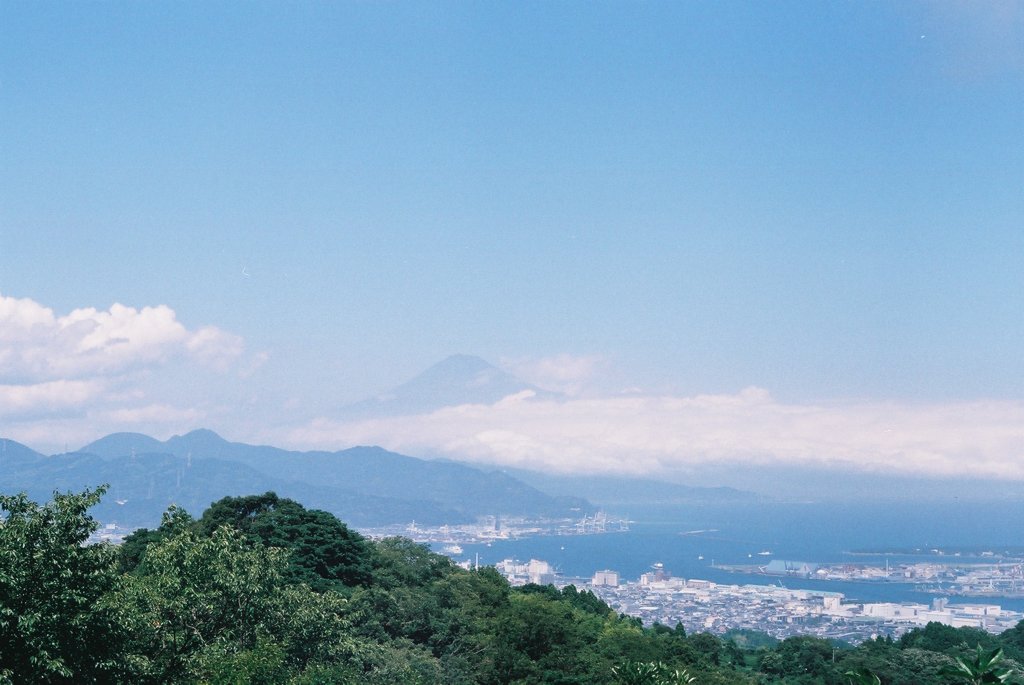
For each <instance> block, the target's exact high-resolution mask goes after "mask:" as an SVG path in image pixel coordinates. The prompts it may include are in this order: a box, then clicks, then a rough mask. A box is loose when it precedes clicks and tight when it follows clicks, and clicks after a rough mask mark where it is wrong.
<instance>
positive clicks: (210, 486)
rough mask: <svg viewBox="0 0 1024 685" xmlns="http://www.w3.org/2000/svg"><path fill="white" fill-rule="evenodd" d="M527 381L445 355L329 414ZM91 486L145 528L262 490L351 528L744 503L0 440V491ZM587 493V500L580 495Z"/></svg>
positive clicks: (208, 447) (327, 461)
mask: <svg viewBox="0 0 1024 685" xmlns="http://www.w3.org/2000/svg"><path fill="white" fill-rule="evenodd" d="M525 391H529V392H532V393H534V395H535V396H537V397H540V398H545V399H558V398H561V395H558V394H557V393H552V392H549V391H546V390H543V389H541V388H537V387H535V386H533V385H530V384H529V383H526V382H524V381H522V380H520V379H518V378H516V377H515V376H512V375H511V374H508V373H506V372H504V371H502V370H501V369H498V368H497V367H495V366H493V365H491V364H489V363H487V362H486V361H484V360H483V359H480V358H479V357H473V356H469V355H456V356H452V357H449V358H447V359H445V360H443V361H441V362H440V363H438V364H435V365H434V366H432V367H431V368H429V369H427V370H426V371H425V372H423V373H422V374H420V375H419V376H416V377H415V378H413V379H412V380H410V381H408V382H406V383H403V384H402V385H399V386H398V387H396V388H394V389H393V390H391V391H389V392H388V393H385V394H384V395H382V396H380V397H376V398H372V399H368V400H364V401H363V402H359V403H357V404H354V405H350V406H348V407H346V408H343V410H342V411H341V418H366V417H383V416H399V415H408V414H418V413H425V412H431V411H436V410H438V409H441V408H443V407H448V406H456V405H461V404H493V403H494V402H497V401H499V400H501V399H502V398H504V397H508V396H509V395H513V394H517V393H521V392H525ZM101 483H109V484H110V492H109V493H108V494H107V496H106V497H105V498H104V500H103V502H102V503H101V504H100V505H99V506H98V507H97V508H96V510H95V511H94V514H95V516H96V517H97V518H98V519H100V520H102V521H107V522H113V521H116V522H118V523H121V524H125V525H143V526H153V525H155V524H156V523H158V522H159V520H160V515H161V514H162V513H163V511H165V510H166V508H167V507H168V506H169V505H171V504H176V505H178V506H181V507H184V508H185V509H186V510H188V511H189V512H191V513H193V514H196V515H198V514H200V513H201V512H202V511H203V510H204V509H205V508H206V507H207V506H209V504H210V503H211V502H213V501H215V500H217V499H220V498H222V497H225V496H227V495H248V494H258V493H262V492H266V491H268V490H273V491H274V492H276V493H277V494H278V495H281V496H283V497H290V498H293V499H296V500H298V501H300V502H302V504H304V505H305V506H308V507H313V508H318V509H324V510H326V511H330V512H332V513H334V514H336V515H337V516H339V517H340V518H341V519H342V520H344V521H346V522H348V523H351V524H353V525H356V526H375V525H384V524H391V523H404V522H410V521H413V520H415V521H417V522H419V523H425V524H443V523H451V524H456V523H463V522H468V521H473V520H475V519H477V518H478V517H480V516H485V515H491V514H502V515H526V516H548V517H563V516H572V517H575V516H582V515H583V514H584V513H592V512H593V511H595V510H596V507H595V505H593V504H591V501H593V502H598V503H600V505H601V506H609V507H620V506H629V505H630V504H632V503H644V504H682V503H700V502H711V501H716V502H722V501H738V500H755V499H756V498H757V496H756V495H753V494H751V493H747V492H743V491H739V490H733V489H730V488H695V487H688V486H684V485H674V484H671V483H666V482H663V481H655V480H644V479H629V478H620V477H602V476H587V475H585V474H577V475H573V476H571V477H570V476H553V475H548V474H542V473H537V472H531V471H516V470H509V469H500V468H498V467H495V466H485V467H479V466H475V465H468V464H463V463H459V462H453V461H446V460H443V459H438V460H424V459H417V458H414V457H410V456H405V455H402V454H397V453H395V452H389V451H387V450H385V449H382V448H380V447H353V448H350V449H345V450H340V451H337V452H326V451H313V452H295V451H289V450H285V449H280V448H277V447H271V446H266V445H262V446H257V445H248V444H244V443H237V442H229V441H227V440H225V439H223V438H222V437H220V436H219V435H217V434H216V433H214V432H212V431H209V430H195V431H192V432H190V433H188V434H186V435H176V436H174V437H172V438H170V439H169V440H166V441H161V440H157V439H155V438H152V437H150V436H148V435H143V434H140V433H114V434H112V435H108V436H106V437H104V438H101V439H99V440H97V441H95V442H93V443H90V444H88V445H86V446H84V447H82V448H81V449H79V450H78V451H77V452H72V453H67V454H57V455H52V456H46V455H43V454H41V453H39V452H36V451H34V450H32V449H31V448H29V447H26V446H25V445H22V444H19V443H17V442H15V441H13V440H3V439H2V438H0V492H4V493H11V492H17V491H21V490H25V491H27V492H28V493H29V494H30V496H32V498H33V499H36V500H37V501H45V500H47V499H49V498H50V496H51V495H52V493H53V491H54V490H60V491H67V490H81V489H82V488H85V487H95V486H97V485H99V484H101ZM588 500H589V501H588Z"/></svg>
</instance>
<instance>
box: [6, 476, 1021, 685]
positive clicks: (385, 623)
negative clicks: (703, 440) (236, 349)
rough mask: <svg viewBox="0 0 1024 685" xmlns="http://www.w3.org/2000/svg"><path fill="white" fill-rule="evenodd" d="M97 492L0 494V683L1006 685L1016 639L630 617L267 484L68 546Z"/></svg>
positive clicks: (954, 631)
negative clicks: (706, 628) (839, 637)
mask: <svg viewBox="0 0 1024 685" xmlns="http://www.w3.org/2000/svg"><path fill="white" fill-rule="evenodd" d="M102 492H103V491H102V489H100V490H97V491H88V490H87V491H85V492H84V493H82V494H77V495H76V494H65V495H59V494H58V495H55V496H54V498H53V500H52V501H51V502H49V503H48V504H45V505H42V506H40V505H37V504H35V503H34V502H31V501H30V500H29V499H28V498H27V497H26V496H24V495H16V496H8V497H2V498H0V510H2V512H3V514H4V515H3V519H2V525H0V683H14V682H16V683H231V684H243V683H293V684H295V685H299V684H307V683H308V684H312V683H317V684H319V683H339V684H345V685H354V684H357V683H358V684H359V685H363V684H364V683H366V684H369V685H386V684H387V685H392V684H393V685H406V684H413V685H416V684H418V685H441V684H442V683H443V684H444V685H474V684H479V685H505V684H508V685H513V684H515V685H526V684H534V683H537V684H550V685H556V684H557V685H584V684H586V685H616V684H624V683H644V684H645V685H669V684H671V685H680V684H682V683H701V685H741V684H747V685H754V684H755V683H757V684H758V685H800V684H807V685H810V684H812V683H813V684H815V685H818V684H824V685H831V684H835V685H848V684H850V683H868V684H872V683H873V684H875V685H881V684H883V683H884V685H940V684H941V685H949V684H951V683H1002V682H1011V679H1012V678H1013V677H1014V674H1015V673H1017V672H1018V671H1019V666H1018V665H1017V663H1016V662H1015V661H1014V659H1013V657H1014V656H1015V655H1018V654H1019V653H1020V652H1021V650H1022V649H1024V638H1022V636H1024V622H1022V624H1021V625H1019V626H1017V628H1015V629H1013V630H1010V631H1007V632H1006V633H1004V634H1003V635H1000V636H992V635H988V634H987V633H984V632H982V631H978V630H973V629H966V628H950V627H948V626H941V625H939V624H929V625H928V626H925V627H923V628H919V629H916V630H913V631H910V632H909V633H907V634H906V635H905V636H903V638H901V639H900V640H898V641H893V640H892V639H891V638H879V639H877V640H870V641H867V642H865V643H863V644H861V645H859V646H857V647H851V646H849V645H836V644H833V643H831V642H828V641H826V640H821V639H818V638H814V637H809V636H801V637H791V638H788V639H786V640H783V641H781V642H778V641H776V640H774V639H772V638H769V637H768V636H765V635H763V634H760V633H756V632H752V631H736V632H734V633H731V634H728V635H727V636H726V637H725V639H723V638H719V637H716V636H714V635H709V634H706V633H697V634H693V635H687V634H686V631H685V630H683V629H682V626H676V627H674V628H673V627H669V626H664V625H657V624H656V625H654V626H651V627H644V626H643V625H642V623H641V622H640V621H639V620H638V619H636V618H631V617H627V616H621V615H617V614H616V613H615V611H613V610H612V609H611V608H610V607H609V606H608V605H607V604H605V603H604V602H603V601H601V600H600V599H598V598H597V597H595V596H594V595H593V594H592V593H590V592H587V591H580V590H579V589H577V588H576V587H573V586H567V587H565V588H562V589H560V590H559V589H556V588H554V587H552V586H540V585H527V586H524V587H521V588H510V587H509V585H508V583H507V582H506V581H505V579H504V578H502V577H501V576H500V575H499V574H498V573H497V571H495V570H494V569H491V568H488V569H482V570H479V571H475V572H469V571H464V570H462V569H460V568H457V567H455V566H454V565H453V564H452V563H451V562H450V561H449V560H448V559H447V558H446V557H443V556H440V555H436V554H433V553H431V552H430V551H429V549H427V548H426V547H424V546H423V545H418V544H416V543H413V542H411V541H409V540H405V539H402V538H391V539H387V540H381V541H376V542H371V541H368V540H365V539H363V538H362V537H361V536H359V535H358V534H356V533H354V532H352V531H350V530H349V529H348V528H347V527H346V526H345V525H344V524H342V523H341V522H340V521H338V520H337V519H335V518H334V517H333V516H331V515H330V514H326V513H324V512H320V511H315V510H307V509H305V508H304V507H302V506H301V505H300V504H298V503H296V502H293V501H291V500H287V499H282V498H279V497H277V495H275V494H274V493H265V494H263V495H255V496H251V497H228V498H224V499H221V500H219V501H217V502H216V503H214V504H213V505H212V506H211V507H210V508H209V509H208V510H207V511H206V512H205V513H204V514H203V516H202V517H200V518H199V519H193V518H192V517H191V516H190V515H189V514H188V513H187V512H185V511H184V510H182V509H177V508H173V507H172V508H171V509H170V510H168V512H167V513H166V514H165V515H164V518H163V521H162V522H161V524H160V526H159V528H157V529H155V530H148V531H147V530H142V531H137V532H136V533H135V534H133V535H132V536H129V538H128V539H127V540H126V541H125V544H124V545H122V546H121V548H120V549H119V550H114V549H113V548H111V547H109V546H107V545H87V544H84V543H85V541H86V539H87V537H88V535H89V533H90V532H91V531H93V530H94V529H95V527H96V524H95V522H94V521H93V520H92V519H91V518H90V517H89V515H88V513H87V512H88V509H89V507H91V506H93V505H94V504H95V503H96V502H97V501H99V498H100V497H101V495H102ZM1004 649H1005V650H1006V651H1005V652H1004V651H1003V650H1004ZM1005 655H1010V656H1005Z"/></svg>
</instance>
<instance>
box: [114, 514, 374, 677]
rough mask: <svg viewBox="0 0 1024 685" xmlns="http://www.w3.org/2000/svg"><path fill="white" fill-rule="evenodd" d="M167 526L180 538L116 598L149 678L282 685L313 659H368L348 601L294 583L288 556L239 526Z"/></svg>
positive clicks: (153, 549) (148, 560) (164, 544)
mask: <svg viewBox="0 0 1024 685" xmlns="http://www.w3.org/2000/svg"><path fill="white" fill-rule="evenodd" d="M173 516H174V514H173V513H172V514H171V517H173ZM169 518H170V517H169ZM165 525H167V527H168V528H171V529H176V528H177V530H176V532H175V533H174V534H172V535H170V536H169V537H168V538H166V539H165V540H163V541H161V542H158V543H156V544H155V545H151V546H150V547H149V548H148V549H147V550H146V553H145V556H144V558H143V561H142V563H141V564H140V566H139V568H138V569H137V571H136V573H135V574H132V575H127V576H125V577H124V578H123V582H122V586H121V588H120V589H119V591H118V593H116V595H114V596H113V598H112V600H111V602H112V604H113V605H114V606H116V607H117V608H118V609H119V610H120V611H121V612H122V617H123V620H124V621H125V622H126V623H130V625H131V628H132V634H133V636H134V641H133V645H132V647H133V656H134V659H135V661H136V663H137V664H138V665H139V676H138V677H139V679H140V680H141V679H145V678H148V679H149V680H151V681H154V682H181V681H192V680H196V679H200V678H204V677H205V678H210V677H214V676H216V674H218V673H221V674H223V673H228V672H230V671H231V670H232V669H235V670H236V671H237V670H239V669H243V670H245V671H246V672H250V671H251V672H252V673H253V674H254V675H253V677H254V678H255V677H256V676H257V675H259V674H263V675H259V678H264V679H265V680H266V681H267V682H273V681H279V680H280V669H284V668H286V667H287V669H289V671H290V672H300V671H301V670H302V669H304V668H305V667H306V666H307V665H308V664H309V663H311V662H339V661H352V660H359V659H360V658H362V657H363V656H365V655H364V654H362V653H361V652H360V645H358V644H357V643H355V641H354V640H353V639H352V638H351V637H350V636H349V634H348V633H349V631H348V625H347V622H346V621H345V620H344V618H343V616H342V614H343V611H344V607H345V600H344V599H343V598H341V597H340V596H338V595H336V594H335V593H326V594H324V595H318V594H317V593H314V592H313V591H311V590H310V589H309V588H308V587H307V586H305V585H295V584H290V583H289V582H288V581H287V579H286V576H287V572H288V552H287V551H286V550H283V549H279V548H274V547H264V546H263V545H261V544H259V543H258V542H255V541H253V540H251V539H250V538H248V537H247V536H245V535H244V534H243V533H241V532H240V531H238V530H236V529H235V528H232V527H230V526H222V527H220V528H218V529H216V530H215V531H214V532H213V534H212V535H211V536H209V537H202V536H199V535H197V534H196V532H194V530H192V529H191V528H189V527H181V526H176V525H175V524H174V522H173V521H170V522H168V521H167V520H165ZM279 657H280V658H279ZM218 677H219V676H218ZM259 678H257V680H258V679H259Z"/></svg>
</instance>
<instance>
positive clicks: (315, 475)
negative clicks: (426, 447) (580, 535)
mask: <svg viewBox="0 0 1024 685" xmlns="http://www.w3.org/2000/svg"><path fill="white" fill-rule="evenodd" d="M100 483H109V484H110V492H109V493H108V495H107V496H106V497H105V498H104V500H103V502H102V503H101V504H100V505H99V506H98V507H97V509H96V510H95V512H94V515H95V516H96V517H97V518H98V519H100V520H102V521H117V522H118V523H123V524H126V525H145V526H152V525H155V524H156V523H158V522H159V520H160V515H161V513H162V512H163V511H164V510H165V509H166V508H167V507H168V506H169V505H171V504H176V505H178V506H182V507H184V508H185V509H187V510H188V511H189V512H191V513H193V514H199V513H202V511H203V510H204V509H205V508H206V507H207V506H208V505H209V504H210V503H211V502H213V501H215V500H217V499H220V498H221V497H225V496H227V495H247V494H255V493H262V492H265V491H267V490H273V491H275V492H276V493H277V494H278V495H281V496H283V497H290V498H292V499H296V500H298V501H300V502H302V503H303V504H304V505H306V506H308V507H313V508H317V509H324V510H326V511H330V512H332V513H334V514H336V515H337V516H339V517H340V518H341V519H342V520H344V521H346V522H349V523H351V524H353V525H357V526H372V525H384V524H389V523H402V522H409V521H412V520H416V521H418V522H421V523H428V524H442V523H452V524H455V523H463V522H468V521H473V520H475V519H476V518H478V517H480V516H485V515H489V514H503V515H533V516H553V517H554V516H579V515H582V514H583V513H584V512H592V511H594V507H593V505H591V504H590V503H589V502H587V501H586V500H584V499H581V498H577V497H553V496H550V495H547V494H545V493H543V492H541V491H539V490H537V489H536V488H533V487H531V486H529V485H526V484H525V483H523V482H522V481H520V480H518V479H516V478H514V477H512V476H510V475H507V474H503V473H500V472H494V471H491V472H487V471H482V470H479V469H476V468H473V467H470V466H466V465H462V464H456V463H451V462H443V461H426V460H423V459H416V458H414V457H408V456H405V455H401V454H396V453H394V452H388V451H387V450H384V449H381V448H379V447H353V448H351V449H346V450H341V451H338V452H293V451H288V450H283V449H279V448H276V447H269V446H255V445H246V444H243V443H236V442H229V441H227V440H224V439H223V438H221V437H220V436H219V435H217V434H216V433H213V432H212V431H208V430H196V431H192V432H191V433H188V434H187V435H183V436H175V437H173V438H171V439H169V440H167V441H165V442H161V441H160V440H156V439H155V438H152V437H150V436H148V435H142V434H139V433H115V434H113V435H108V436H107V437H105V438H101V439H100V440H97V441H96V442H93V443H91V444H89V445H86V446H85V447H83V448H81V449H80V450H78V451H77V452H72V453H68V454H57V455H52V456H46V455H43V454H40V453H38V452H36V451H34V450H32V449H30V448H29V447H26V446H25V445H22V444H20V443H17V442H15V441H13V440H3V439H0V492H5V493H11V492H18V491H22V490H25V491H27V492H28V493H29V495H30V496H31V497H33V499H36V500H47V499H49V497H50V496H51V495H52V493H53V491H54V490H60V491H66V490H80V489H82V488H85V487H95V486H97V485H99V484H100Z"/></svg>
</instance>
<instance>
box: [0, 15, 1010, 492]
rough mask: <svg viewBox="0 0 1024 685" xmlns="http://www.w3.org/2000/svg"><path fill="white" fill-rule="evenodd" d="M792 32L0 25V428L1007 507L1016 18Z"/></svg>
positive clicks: (832, 25) (498, 25)
mask: <svg viewBox="0 0 1024 685" xmlns="http://www.w3.org/2000/svg"><path fill="white" fill-rule="evenodd" d="M808 9H809V8H808V7H807V6H806V5H802V4H799V3H793V4H773V5H763V6H762V5H756V4H743V3H716V4H697V3H694V4H677V3H649V4H644V5H634V4H625V3H624V4H618V5H617V4H604V5H592V4H587V5H583V4H571V3H567V4H560V5H552V4H550V3H516V4H469V5H437V6H430V5H421V4H414V5H376V4H333V5H319V4H308V5H285V4H280V5H277V4H271V3H256V4H251V5H245V6H240V5H232V4H224V5H213V6H204V7H203V8H202V9H199V8H198V7H189V6H182V5H179V4H171V3H162V2H155V3H146V4H122V5H74V4H52V5H40V4H30V3H20V4H19V3H6V4H3V5H2V6H0V157H2V158H3V160H4V162H3V164H0V183H2V185H3V187H4V190H3V191H2V192H0V434H2V435H3V436H4V437H8V438H11V439H15V440H18V441H20V442H23V443H26V444H28V445H29V446H32V447H34V448H36V449H44V450H51V451H59V450H61V449H62V447H63V445H64V444H66V443H68V444H72V445H82V444H86V443H88V442H89V441H91V440H94V439H96V438H99V437H101V436H103V435H106V434H108V433H111V432H116V431H137V432H142V433H146V434H149V435H153V436H154V437H158V438H161V439H164V438H167V437H170V436H171V435H174V434H181V433H185V432H187V431H189V430H192V429H194V428H198V427H206V428H210V429H213V430H215V431H217V432H218V433H221V434H222V435H224V436H225V437H227V438H229V439H231V440H236V441H242V442H250V443H269V444H274V445H280V446H282V447H287V448H293V449H314V448H316V449H330V450H336V449H342V448H345V447H349V446H352V445H356V444H378V445H381V446H383V447H385V448H388V449H393V450H396V451H399V452H403V453H406V454H410V455H413V456H424V455H427V456H445V457H449V458H453V459H459V460H464V461H467V462H471V463H488V464H503V465H506V466H509V467H523V468H531V469H541V470H548V471H556V472H574V471H584V470H586V471H589V472H594V473H607V474H633V475H664V474H675V476H676V477H678V478H683V477H684V476H685V474H687V473H692V472H696V471H698V470H701V469H704V470H707V471H713V470H714V469H730V468H743V467H744V466H745V465H746V466H749V467H750V468H751V469H754V468H757V469H778V470H779V471H780V472H783V471H787V470H793V469H796V470H801V469H803V470H806V471H808V472H829V471H831V470H840V471H843V472H848V471H853V472H858V473H864V474H882V475H891V476H894V477H895V476H900V477H910V478H915V477H944V478H979V479H980V478H987V479H1004V480H1009V481H1021V480H1024V356H1022V355H1021V354H1020V350H1021V349H1024V315H1022V312H1024V288H1022V287H1021V277H1020V274H1021V273H1024V231H1022V230H1021V227H1022V218H1024V192H1022V191H1021V189H1022V188H1024V145H1022V144H1021V140H1024V6H1022V5H1020V4H1019V3H1013V2H993V3H986V4H984V5H978V4H970V3H961V2H954V1H950V2H947V3H926V2H909V3H875V4H860V3H837V4H834V5H826V6H818V7H814V8H811V9H813V11H808ZM460 353H461V354H467V355H478V356H480V357H481V358H483V359H485V360H487V361H488V362H490V363H491V364H494V365H495V367H497V368H499V369H500V370H501V371H503V372H504V373H506V374H508V376H509V377H513V378H514V379H517V380H516V382H522V383H523V384H526V385H528V386H530V388H531V389H522V390H517V391H516V392H511V393H510V394H508V395H504V396H502V397H496V398H491V397H488V398H487V399H486V401H481V400H479V399H473V398H474V397H477V398H479V397H483V396H482V395H472V394H471V393H469V386H470V385H472V383H473V382H475V381H473V378H470V379H469V380H468V381H467V380H466V379H462V380H461V381H460V382H465V383H464V385H465V386H466V387H465V388H464V390H465V391H466V393H467V394H466V395H464V397H466V398H469V399H465V400H458V397H460V396H459V395H458V394H450V395H446V397H450V398H455V399H451V401H450V402H449V403H447V404H443V405H440V406H431V407H429V408H426V409H418V410H417V411H415V412H413V413H407V414H402V415H371V414H366V415H363V416H360V417H352V416H347V415H346V414H345V411H344V409H345V407H347V406H349V405H352V404H354V403H357V402H360V401H361V400H365V399H367V398H375V397H378V398H379V397H383V396H386V395H387V393H389V392H391V391H392V389H394V388H396V387H397V386H400V385H401V384H403V383H405V382H406V381H409V379H412V378H414V377H416V376H417V374H419V373H421V372H423V371H424V370H426V369H428V368H429V367H431V366H432V365H433V364H435V363H437V362H439V361H440V360H442V359H444V358H446V357H448V356H449V355H452V354H460ZM481 378H482V377H481ZM488 378H491V377H488ZM488 378H483V379H482V380H479V383H480V384H481V385H484V384H486V383H487V382H489V381H488ZM491 380H493V379H491ZM494 382H495V383H497V381H494ZM502 382H505V383H506V384H505V385H500V384H499V385H495V387H506V388H512V387H513V386H512V385H509V383H512V381H509V380H507V379H505V381H502ZM466 383H468V385H467V384H466ZM459 387H462V386H459ZM535 389H536V390H535ZM537 390H542V391H546V392H544V393H540V394H537ZM410 406H411V405H410ZM424 406H425V405H424Z"/></svg>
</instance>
